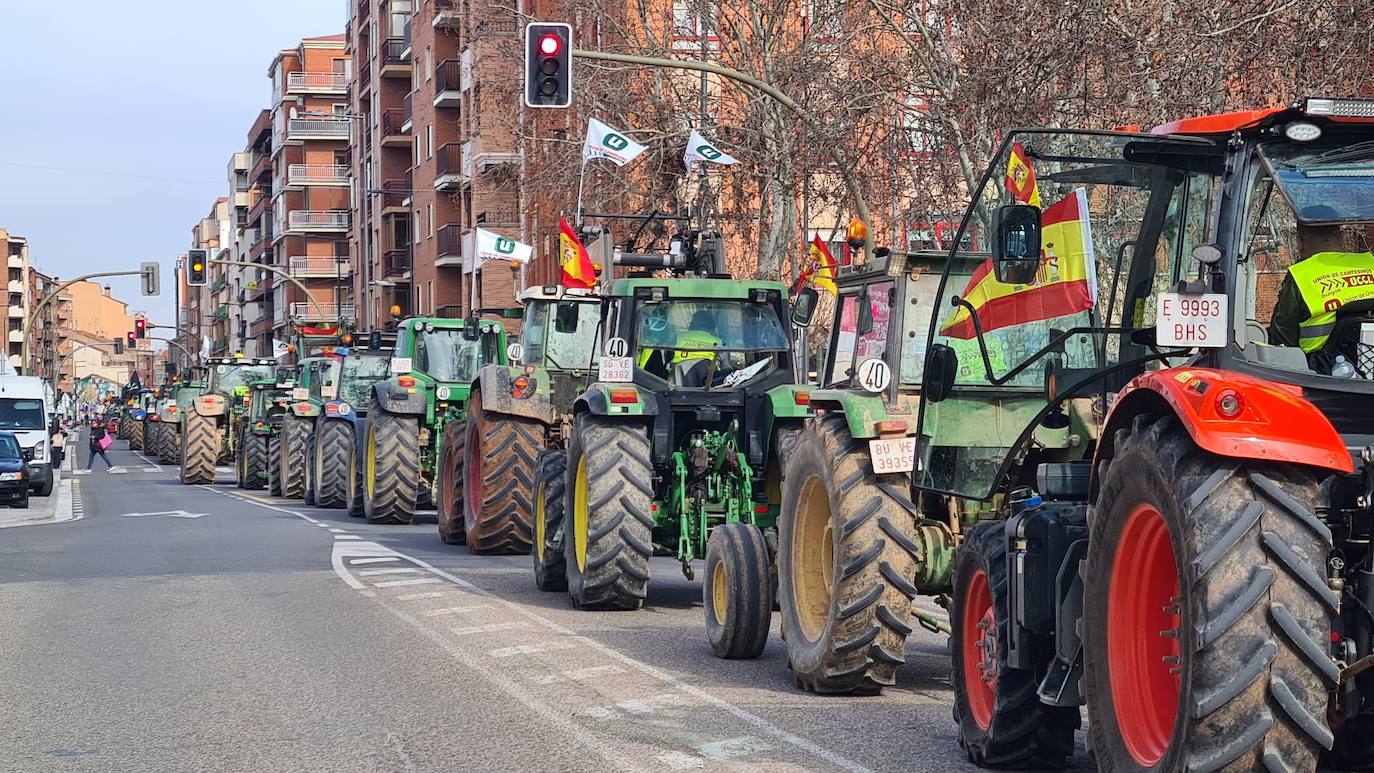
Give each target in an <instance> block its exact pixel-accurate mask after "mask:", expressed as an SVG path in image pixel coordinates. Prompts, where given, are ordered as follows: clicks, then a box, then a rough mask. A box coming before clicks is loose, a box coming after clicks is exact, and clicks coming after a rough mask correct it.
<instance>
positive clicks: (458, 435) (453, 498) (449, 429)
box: [438, 421, 468, 545]
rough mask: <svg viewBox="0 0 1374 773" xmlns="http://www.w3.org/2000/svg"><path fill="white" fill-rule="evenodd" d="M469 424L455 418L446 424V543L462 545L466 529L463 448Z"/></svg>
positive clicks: (442, 481) (442, 523) (442, 522)
mask: <svg viewBox="0 0 1374 773" xmlns="http://www.w3.org/2000/svg"><path fill="white" fill-rule="evenodd" d="M467 435H468V431H467V425H466V424H465V423H464V422H461V421H451V422H449V423H448V424H447V425H445V426H444V436H443V441H444V450H443V452H442V453H440V455H439V472H438V481H439V502H438V505H439V508H438V509H439V513H438V521H439V540H440V541H441V542H443V543H444V544H445V545H461V544H463V539H464V538H465V537H466V535H465V534H464V532H463V455H464V452H463V448H464V444H465V443H466V442H467Z"/></svg>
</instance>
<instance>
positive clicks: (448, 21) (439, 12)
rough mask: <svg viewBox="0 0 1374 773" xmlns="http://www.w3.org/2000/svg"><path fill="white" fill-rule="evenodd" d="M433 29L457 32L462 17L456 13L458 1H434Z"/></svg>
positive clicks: (461, 26)
mask: <svg viewBox="0 0 1374 773" xmlns="http://www.w3.org/2000/svg"><path fill="white" fill-rule="evenodd" d="M434 28H435V29H449V30H459V29H462V28H463V17H462V15H461V14H460V13H459V12H458V0H434Z"/></svg>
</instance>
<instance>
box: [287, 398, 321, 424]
mask: <svg viewBox="0 0 1374 773" xmlns="http://www.w3.org/2000/svg"><path fill="white" fill-rule="evenodd" d="M291 412H292V413H294V414H295V415H296V417H297V418H300V419H313V418H315V417H317V416H319V415H320V406H318V405H315V404H314V403H312V402H307V401H304V400H302V401H299V402H294V403H291Z"/></svg>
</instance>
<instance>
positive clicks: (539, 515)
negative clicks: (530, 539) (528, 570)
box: [534, 482, 544, 564]
mask: <svg viewBox="0 0 1374 773" xmlns="http://www.w3.org/2000/svg"><path fill="white" fill-rule="evenodd" d="M534 556H535V558H538V559H539V562H540V563H541V564H542V563H543V562H544V484H543V483H542V482H540V483H536V484H534Z"/></svg>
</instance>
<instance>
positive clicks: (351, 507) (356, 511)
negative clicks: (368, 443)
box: [344, 424, 367, 518]
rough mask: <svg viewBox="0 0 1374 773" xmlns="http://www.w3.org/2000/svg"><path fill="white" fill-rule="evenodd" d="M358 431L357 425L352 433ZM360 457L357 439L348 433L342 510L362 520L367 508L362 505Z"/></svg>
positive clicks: (361, 462) (361, 464) (361, 465)
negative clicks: (346, 474)
mask: <svg viewBox="0 0 1374 773" xmlns="http://www.w3.org/2000/svg"><path fill="white" fill-rule="evenodd" d="M362 429H363V432H367V425H366V424H364V425H363V426H362ZM357 431H358V425H356V424H355V425H354V426H353V429H352V432H357ZM361 457H362V455H361V453H360V452H359V450H358V441H357V438H355V437H352V436H351V433H350V438H349V446H348V501H347V502H346V503H345V504H344V509H345V510H347V511H348V514H349V515H351V516H353V517H354V518H362V517H363V516H365V515H367V508H366V507H365V506H364V503H363V461H362V458H361Z"/></svg>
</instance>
